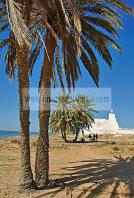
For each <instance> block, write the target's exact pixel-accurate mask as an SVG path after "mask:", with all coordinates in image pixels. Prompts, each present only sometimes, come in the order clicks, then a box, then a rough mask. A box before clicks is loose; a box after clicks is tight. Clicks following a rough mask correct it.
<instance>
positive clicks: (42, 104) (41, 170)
mask: <svg viewBox="0 0 134 198" xmlns="http://www.w3.org/2000/svg"><path fill="white" fill-rule="evenodd" d="M45 44H46V48H47V53H46V52H45V55H44V64H43V68H42V76H41V83H40V101H39V114H38V116H39V130H40V131H39V137H38V140H37V150H36V162H35V180H36V183H37V185H38V186H46V185H47V184H48V182H49V134H48V127H49V117H50V98H51V90H50V88H51V76H52V67H53V61H54V52H55V48H56V40H55V39H54V38H53V37H52V35H51V34H50V33H49V32H48V33H47V35H46V40H45Z"/></svg>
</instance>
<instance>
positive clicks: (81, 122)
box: [72, 95, 97, 141]
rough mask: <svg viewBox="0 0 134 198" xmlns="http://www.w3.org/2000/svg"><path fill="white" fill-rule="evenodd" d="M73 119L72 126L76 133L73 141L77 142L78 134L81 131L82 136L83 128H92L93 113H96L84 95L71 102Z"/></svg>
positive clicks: (90, 101) (89, 100)
mask: <svg viewBox="0 0 134 198" xmlns="http://www.w3.org/2000/svg"><path fill="white" fill-rule="evenodd" d="M72 106H73V109H74V119H72V126H73V128H74V131H75V133H76V137H75V139H74V141H76V140H77V138H78V134H79V132H80V131H82V133H83V136H84V128H88V129H89V128H90V127H92V123H94V116H93V113H95V112H97V111H96V110H95V109H94V108H93V107H92V106H93V104H92V100H91V99H89V98H88V97H87V96H85V95H78V96H77V97H75V99H74V100H73V105H72Z"/></svg>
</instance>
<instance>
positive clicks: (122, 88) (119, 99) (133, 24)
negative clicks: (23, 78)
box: [0, 0, 134, 131]
mask: <svg viewBox="0 0 134 198" xmlns="http://www.w3.org/2000/svg"><path fill="white" fill-rule="evenodd" d="M126 2H128V3H129V4H130V3H131V5H132V6H133V7H134V2H133V1H131V0H126ZM123 23H124V30H122V31H120V39H119V40H118V43H119V44H120V45H121V47H122V48H123V53H122V54H119V53H118V52H116V51H115V50H111V52H112V56H113V68H112V70H109V68H108V66H107V65H106V64H105V63H104V62H103V61H102V60H101V59H100V58H99V59H100V60H99V62H100V87H108V88H111V89H112V108H113V109H114V111H115V113H116V115H117V119H118V121H119V124H120V126H121V127H126V128H134V17H133V18H132V16H131V17H130V16H128V15H124V17H123ZM1 56H2V54H1ZM0 62H1V61H0ZM40 62H41V57H40V59H39V60H38V62H37V64H36V66H35V69H34V73H33V76H32V78H31V80H30V81H31V87H37V86H38V79H39V75H40V72H39V71H40V68H39V65H40ZM93 86H94V84H93V82H92V80H91V78H89V75H88V74H87V72H86V71H85V70H83V75H82V77H81V78H80V79H79V80H78V82H77V84H76V87H93ZM18 105H19V103H18V82H17V75H16V78H15V80H13V81H10V80H9V79H8V78H7V76H6V74H5V65H4V63H1V65H0V129H1V130H19V111H18V109H19V107H18ZM37 113H38V112H37V111H32V112H31V131H38V115H37ZM107 115H108V112H100V113H98V115H97V117H101V118H106V117H107Z"/></svg>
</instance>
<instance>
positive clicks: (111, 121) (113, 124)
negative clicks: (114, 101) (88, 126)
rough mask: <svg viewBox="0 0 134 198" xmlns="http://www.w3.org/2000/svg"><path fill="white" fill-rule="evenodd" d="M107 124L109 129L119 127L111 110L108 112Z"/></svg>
mask: <svg viewBox="0 0 134 198" xmlns="http://www.w3.org/2000/svg"><path fill="white" fill-rule="evenodd" d="M108 121H109V126H110V128H111V129H119V124H118V122H117V119H116V115H115V113H114V111H113V110H111V111H110V113H109V120H108Z"/></svg>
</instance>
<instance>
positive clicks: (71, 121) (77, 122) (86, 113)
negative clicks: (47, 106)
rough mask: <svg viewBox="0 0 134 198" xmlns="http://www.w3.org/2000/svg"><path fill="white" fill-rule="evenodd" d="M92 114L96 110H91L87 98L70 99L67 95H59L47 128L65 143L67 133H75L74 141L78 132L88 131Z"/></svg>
mask: <svg viewBox="0 0 134 198" xmlns="http://www.w3.org/2000/svg"><path fill="white" fill-rule="evenodd" d="M94 112H96V110H95V109H93V108H92V100H90V99H89V98H88V97H87V96H85V95H78V96H77V97H75V98H74V99H72V98H71V97H70V96H69V95H65V94H63V95H60V96H59V97H58V99H57V100H56V107H55V110H54V111H53V112H52V113H51V117H50V127H49V128H50V130H51V131H52V132H54V133H61V134H62V138H63V139H64V141H65V142H67V139H66V132H67V131H70V132H72V133H75V134H76V137H75V139H74V141H76V140H77V137H78V134H79V132H80V130H82V131H83V129H84V128H88V129H89V127H91V126H92V123H94V116H93V114H92V113H94Z"/></svg>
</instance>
